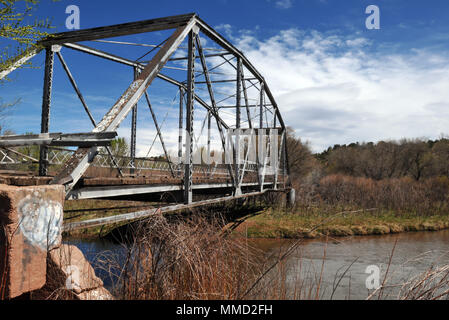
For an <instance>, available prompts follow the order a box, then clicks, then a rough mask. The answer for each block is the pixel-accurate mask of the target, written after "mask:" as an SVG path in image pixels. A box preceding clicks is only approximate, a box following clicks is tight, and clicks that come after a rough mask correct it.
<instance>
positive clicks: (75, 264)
mask: <svg viewBox="0 0 449 320" xmlns="http://www.w3.org/2000/svg"><path fill="white" fill-rule="evenodd" d="M64 198H65V189H64V187H63V186H62V185H45V186H32V187H14V186H8V185H0V299H1V300H3V299H14V298H17V297H21V296H23V295H25V294H29V293H33V292H36V296H35V297H36V298H37V299H39V298H42V299H45V298H47V297H44V296H41V295H39V294H37V292H39V290H41V291H40V293H41V294H43V291H42V290H43V288H45V287H47V290H49V289H50V288H49V287H48V285H49V279H51V280H52V281H53V283H52V288H51V290H52V291H59V293H61V292H62V291H64V292H66V293H70V295H71V297H72V298H73V299H88V297H91V298H92V297H93V298H95V299H101V298H104V299H107V298H112V296H111V295H110V294H109V292H107V291H106V290H105V289H104V288H103V283H102V282H101V280H100V279H98V278H97V277H96V276H95V272H94V271H93V268H92V266H90V264H89V262H87V260H86V259H85V258H84V256H83V254H82V253H81V251H79V250H78V249H77V248H76V247H73V246H68V245H63V244H62V236H61V234H62V220H63V213H64V212H63V207H64ZM50 274H51V276H50ZM55 274H58V275H59V277H55V276H54V275H55ZM92 291H95V292H94V293H92ZM89 292H90V293H91V294H90V295H88V293H89ZM49 293H52V292H49ZM66 296H67V295H66Z"/></svg>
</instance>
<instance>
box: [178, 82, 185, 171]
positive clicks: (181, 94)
mask: <svg viewBox="0 0 449 320" xmlns="http://www.w3.org/2000/svg"><path fill="white" fill-rule="evenodd" d="M183 109H184V88H183V87H179V138H178V164H179V168H182V163H183V161H182V135H183V132H182V130H183V128H182V125H183V122H184V121H183V116H184V111H183ZM179 170H180V171H181V169H179Z"/></svg>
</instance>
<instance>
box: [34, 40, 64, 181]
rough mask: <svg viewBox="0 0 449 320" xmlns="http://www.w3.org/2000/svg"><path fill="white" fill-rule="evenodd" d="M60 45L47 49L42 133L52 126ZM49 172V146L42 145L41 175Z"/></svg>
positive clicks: (40, 156)
mask: <svg viewBox="0 0 449 320" xmlns="http://www.w3.org/2000/svg"><path fill="white" fill-rule="evenodd" d="M59 49H60V47H58V46H51V47H47V48H46V49H45V71H44V92H43V96H42V116H41V133H44V134H45V133H48V132H49V127H50V105H51V91H52V87H53V65H54V61H55V51H58V50H59ZM47 174H48V148H47V147H46V146H41V147H40V155H39V175H40V176H46V175H47Z"/></svg>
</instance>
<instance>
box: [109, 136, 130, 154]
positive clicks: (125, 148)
mask: <svg viewBox="0 0 449 320" xmlns="http://www.w3.org/2000/svg"><path fill="white" fill-rule="evenodd" d="M111 152H112V154H113V155H114V156H119V157H128V156H129V145H128V143H127V142H126V139H125V138H115V139H114V140H112V141H111Z"/></svg>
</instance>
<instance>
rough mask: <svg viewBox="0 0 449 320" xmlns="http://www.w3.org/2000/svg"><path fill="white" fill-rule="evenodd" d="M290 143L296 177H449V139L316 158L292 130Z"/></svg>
mask: <svg viewBox="0 0 449 320" xmlns="http://www.w3.org/2000/svg"><path fill="white" fill-rule="evenodd" d="M287 143H288V145H287V146H288V150H289V159H291V161H290V168H291V172H292V175H293V177H304V176H305V175H307V174H308V173H310V172H311V171H313V170H319V171H321V172H322V174H324V175H330V174H343V175H347V176H352V177H364V178H370V179H373V180H382V179H391V178H401V177H411V178H413V179H414V180H416V181H419V180H422V179H425V178H430V177H438V176H447V177H449V139H448V138H445V137H442V138H440V139H437V140H425V139H401V140H399V141H394V140H391V141H379V142H377V143H374V142H363V143H359V142H356V143H351V144H348V145H346V144H343V145H338V144H337V145H334V146H333V147H329V148H328V149H327V150H325V151H323V152H321V153H316V154H313V152H312V151H311V148H310V145H309V144H308V143H304V142H303V141H301V139H300V138H297V137H295V135H294V131H293V130H292V129H289V130H288V139H287Z"/></svg>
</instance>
